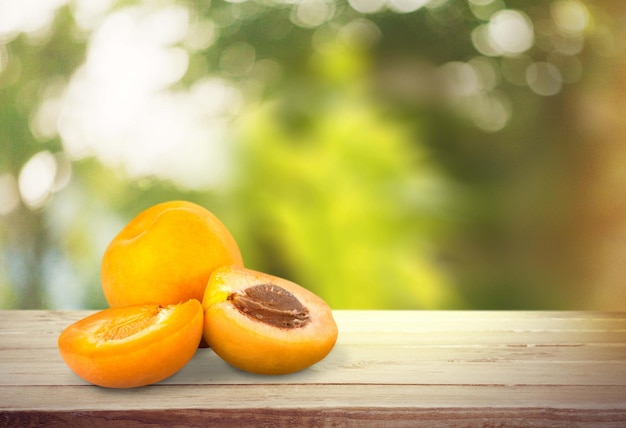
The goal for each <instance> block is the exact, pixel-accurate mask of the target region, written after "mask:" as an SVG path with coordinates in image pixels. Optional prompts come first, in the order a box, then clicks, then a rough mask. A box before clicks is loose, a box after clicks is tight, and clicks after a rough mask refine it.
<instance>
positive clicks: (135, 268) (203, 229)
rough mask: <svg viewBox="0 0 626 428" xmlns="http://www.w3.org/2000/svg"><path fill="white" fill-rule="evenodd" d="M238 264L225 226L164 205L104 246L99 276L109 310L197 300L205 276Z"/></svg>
mask: <svg viewBox="0 0 626 428" xmlns="http://www.w3.org/2000/svg"><path fill="white" fill-rule="evenodd" d="M222 265H238V266H242V265H243V260H242V257H241V252H240V250H239V247H238V246H237V243H236V241H235V239H234V237H233V236H232V235H231V233H230V232H229V230H228V229H227V228H226V226H225V225H224V224H223V223H222V222H221V221H220V220H219V219H218V218H217V217H216V216H215V215H213V214H212V213H211V212H210V211H208V210H206V209H205V208H203V207H201V206H200V205H196V204H193V203H191V202H187V201H169V202H164V203H161V204H157V205H154V206H152V207H150V208H148V209H146V210H144V211H143V212H141V213H139V214H138V215H137V216H136V217H135V218H134V219H133V220H131V221H130V222H129V223H128V224H127V225H126V226H125V227H124V228H123V229H122V230H121V231H120V232H119V233H118V234H117V235H116V236H115V237H114V238H113V240H112V241H111V242H110V244H109V245H108V247H107V248H106V250H105V252H104V255H103V257H102V265H101V269H100V276H101V280H102V289H103V291H104V295H105V298H106V300H107V302H108V303H109V306H111V307H121V306H130V305H140V304H147V303H154V304H161V305H168V304H176V303H180V302H185V301H187V300H189V299H197V300H199V301H202V297H203V293H204V289H205V287H206V283H207V281H208V279H209V277H210V275H211V272H213V270H214V269H215V268H217V267H219V266H222Z"/></svg>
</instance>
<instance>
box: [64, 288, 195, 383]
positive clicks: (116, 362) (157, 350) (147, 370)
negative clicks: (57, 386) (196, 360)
mask: <svg viewBox="0 0 626 428" xmlns="http://www.w3.org/2000/svg"><path fill="white" fill-rule="evenodd" d="M202 319H203V314H202V305H201V304H200V302H199V301H198V300H189V301H187V302H185V303H180V304H177V305H169V306H165V307H163V306H160V305H139V306H129V307H124V308H110V309H105V310H102V311H100V312H96V313H95V314H93V315H90V316H88V317H86V318H83V319H81V320H79V321H77V322H75V323H74V324H71V325H70V326H68V327H67V328H66V329H65V330H63V332H62V333H61V334H60V336H59V339H58V347H59V351H60V353H61V356H62V357H63V359H64V360H65V362H66V363H67V365H68V366H69V367H70V368H71V369H72V370H73V371H74V372H75V373H76V374H77V375H78V376H80V377H81V378H83V379H84V380H86V381H88V382H90V383H93V384H95V385H99V386H104V387H109V388H133V387H138V386H144V385H149V384H152V383H156V382H159V381H161V380H163V379H166V378H167V377H169V376H171V375H173V374H174V373H176V372H177V371H178V370H180V369H181V368H182V367H183V366H184V365H185V364H187V362H188V361H189V360H190V359H191V358H192V357H193V356H194V354H195V352H196V350H197V349H198V344H199V342H200V339H201V337H202Z"/></svg>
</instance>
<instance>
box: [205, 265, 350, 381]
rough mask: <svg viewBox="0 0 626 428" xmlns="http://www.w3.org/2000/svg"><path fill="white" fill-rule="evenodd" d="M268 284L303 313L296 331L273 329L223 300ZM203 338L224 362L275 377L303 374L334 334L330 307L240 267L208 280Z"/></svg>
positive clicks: (297, 289) (225, 269)
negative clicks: (306, 317)
mask: <svg viewBox="0 0 626 428" xmlns="http://www.w3.org/2000/svg"><path fill="white" fill-rule="evenodd" d="M267 283H271V284H274V285H277V286H279V287H281V288H284V289H285V290H287V291H289V292H290V293H292V294H293V295H294V296H296V298H297V299H298V300H299V301H300V302H301V303H302V304H303V305H304V306H305V307H306V308H307V309H308V311H309V317H310V318H309V321H308V322H307V323H306V324H305V325H303V326H302V327H297V328H278V327H276V326H272V325H270V324H266V323H263V322H261V321H258V320H254V319H253V318H252V317H249V316H247V315H245V314H243V313H242V312H241V311H239V310H238V309H237V308H236V307H235V306H234V305H233V303H232V298H230V299H229V296H230V295H232V293H234V292H243V291H244V290H245V289H246V288H250V287H253V286H255V285H259V284H267ZM203 308H204V339H205V341H206V342H207V343H208V344H209V346H210V347H211V349H213V351H214V352H215V353H216V354H217V355H219V356H220V357H221V358H222V359H224V360H225V361H226V362H228V363H230V364H231V365H233V366H234V367H237V368H239V369H241V370H244V371H248V372H251V373H257V374H267V375H278V374H286V373H293V372H297V371H300V370H302V369H305V368H307V367H309V366H311V365H313V364H315V363H317V362H319V361H320V360H322V359H323V358H325V357H326V356H327V355H328V353H329V352H330V351H331V350H332V348H333V347H334V345H335V342H336V340H337V335H338V330H337V325H336V323H335V320H334V318H333V316H332V311H331V310H330V307H329V306H328V305H327V304H326V302H324V301H323V300H322V299H321V298H320V297H319V296H317V295H315V294H314V293H312V292H311V291H309V290H307V289H305V288H303V287H301V286H300V285H298V284H295V283H293V282H290V281H287V280H285V279H282V278H278V277H275V276H271V275H268V274H264V273H261V272H256V271H253V270H249V269H245V268H241V267H232V266H231V267H229V266H226V267H222V268H219V269H217V270H216V271H214V272H213V274H212V275H211V279H210V281H209V283H208V285H207V290H206V292H205V295H204V300H203Z"/></svg>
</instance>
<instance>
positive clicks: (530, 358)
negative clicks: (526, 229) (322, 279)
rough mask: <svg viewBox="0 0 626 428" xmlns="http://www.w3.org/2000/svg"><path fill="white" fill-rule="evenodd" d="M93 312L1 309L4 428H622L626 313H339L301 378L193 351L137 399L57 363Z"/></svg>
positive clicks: (0, 423)
mask: <svg viewBox="0 0 626 428" xmlns="http://www.w3.org/2000/svg"><path fill="white" fill-rule="evenodd" d="M89 313H90V312H87V311H0V427H5V426H64V427H72V426H76V427H83V426H100V425H108V426H159V425H161V426H168V427H176V426H187V427H188V426H389V427H398V426H400V427H401V426H411V427H414V426H435V427H439V426H442V427H445V426H451V427H452V426H453V427H465V426H468V427H470V426H520V427H521V426H524V427H526V426H555V427H568V428H569V427H576V426H592V427H596V426H598V427H620V428H621V427H626V313H600V312H507V311H493V312H482V311H335V312H334V315H335V319H336V320H337V324H338V326H339V339H338V342H337V344H336V346H335V348H334V349H333V351H332V352H331V354H330V355H329V356H328V357H327V358H326V359H324V360H323V361H321V362H320V363H318V364H316V365H314V366H313V367H310V368H308V369H306V370H304V371H301V372H299V373H295V374H291V375H284V376H258V375H251V374H248V373H244V372H241V371H238V370H236V369H234V368H232V367H230V366H229V365H228V364H226V363H225V362H223V361H222V360H221V359H220V358H219V357H217V356H216V355H215V354H214V353H213V352H212V351H211V350H210V349H199V350H198V352H197V353H196V355H195V356H194V358H193V359H192V361H191V362H190V363H189V364H188V365H187V366H185V368H183V369H182V370H181V371H180V372H179V373H177V374H176V375H174V376H172V377H171V378H169V379H167V380H165V381H163V382H161V383H159V384H157V385H152V386H148V387H143V388H137V389H131V390H112V389H105V388H100V387H96V386H93V385H89V384H88V383H86V382H84V381H82V380H81V379H80V378H78V377H77V376H75V375H74V374H73V373H72V372H71V371H70V369H69V368H68V367H67V366H66V365H65V364H64V363H63V361H62V359H61V357H60V355H59V353H58V350H57V347H56V341H57V337H58V335H59V333H60V332H61V330H62V329H63V328H65V327H66V326H67V325H69V324H70V323H72V322H74V321H76V320H78V319H80V318H82V317H84V316H86V315H88V314H89Z"/></svg>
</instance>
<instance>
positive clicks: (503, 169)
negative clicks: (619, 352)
mask: <svg viewBox="0 0 626 428" xmlns="http://www.w3.org/2000/svg"><path fill="white" fill-rule="evenodd" d="M18 3H19V2H16V3H14V4H11V2H8V3H2V4H1V6H0V16H2V19H0V100H1V102H0V150H1V153H2V154H1V156H0V257H1V258H0V306H1V307H23V308H26V307H44V306H52V307H99V306H102V305H103V304H104V300H103V298H102V294H101V291H100V289H99V272H98V270H99V261H100V260H99V259H100V255H101V253H102V251H103V250H104V246H105V245H106V244H107V243H108V241H109V240H110V239H111V238H112V237H113V235H114V234H115V233H116V232H117V231H118V230H119V229H120V228H121V227H122V226H123V225H124V223H125V222H126V221H128V220H129V219H130V218H131V217H132V216H134V215H135V214H136V213H137V212H139V211H140V210H141V209H144V208H146V207H147V206H149V205H152V204H154V203H157V202H160V201H162V200H166V199H175V198H183V199H189V200H193V201H195V202H198V203H201V204H203V205H205V206H207V207H208V208H209V209H211V210H212V211H214V212H215V213H216V214H217V215H218V216H219V217H220V218H222V219H223V220H224V222H225V223H226V224H227V225H228V226H229V227H231V228H232V230H233V232H234V233H235V236H236V237H237V239H238V241H239V242H240V243H241V246H242V251H243V253H244V258H245V259H246V260H247V262H248V264H249V265H250V266H251V267H254V268H257V269H260V270H265V271H269V272H271V273H275V274H279V275H282V276H286V277H288V278H291V279H294V280H296V281H299V282H301V283H302V284H303V285H306V286H307V287H310V288H312V289H314V290H315V291H317V292H319V293H320V294H322V295H323V296H324V297H325V298H326V299H328V300H329V302H331V304H332V305H333V306H335V307H381V308H382V307H384V308H387V307H415V308H420V307H440V308H451V307H472V308H537V309H543V308H579V307H597V305H603V307H604V306H605V305H615V302H616V301H617V302H620V301H622V302H623V301H624V299H621V300H620V299H619V298H616V296H624V289H623V284H621V282H620V280H619V279H618V277H619V268H618V266H619V264H620V263H619V261H620V260H621V259H622V258H623V255H624V254H626V249H625V248H624V247H623V245H621V244H615V243H614V242H613V241H612V239H611V236H614V235H615V234H618V235H619V233H621V232H620V231H621V229H622V228H623V224H624V223H623V221H621V220H619V219H620V218H626V216H621V215H620V213H622V211H623V210H622V207H621V205H620V204H619V203H616V202H615V201H618V200H622V199H623V194H622V189H623V186H622V184H623V183H622V181H621V180H620V179H619V177H621V175H620V173H619V171H620V168H621V164H620V163H619V160H620V159H622V158H623V156H622V155H623V153H622V152H623V151H622V150H621V149H620V147H622V146H623V145H622V144H621V141H622V140H623V138H622V137H623V124H622V123H623V121H622V120H621V117H620V116H619V113H616V112H620V111H621V109H620V106H621V104H620V103H621V100H622V99H623V95H624V91H625V90H626V88H625V85H624V82H623V81H622V80H623V79H621V77H620V76H622V75H623V74H624V73H623V72H624V70H625V69H624V67H625V65H624V63H623V57H624V56H623V52H624V40H626V38H625V37H624V24H623V22H622V21H623V20H621V19H620V17H621V15H622V12H623V6H622V5H621V4H619V3H617V2H608V1H600V0H597V1H592V0H588V1H584V2H583V1H580V0H553V1H549V2H546V1H539V0H532V1H528V2H524V3H523V4H518V3H515V4H507V3H505V2H504V1H502V0H467V1H449V0H448V1H446V0H431V1H428V2H424V1H418V0H415V1H411V0H407V1H396V0H389V1H368V0H349V1H339V0H336V1H335V0H307V1H303V2H293V3H289V2H287V3H285V2H279V1H263V0H258V1H256V0H248V1H237V2H229V1H222V0H214V1H212V2H210V3H207V2H193V1H184V2H183V1H174V0H172V1H165V2H153V1H149V0H145V1H139V0H137V1H124V2H114V1H112V2H95V3H94V2H83V1H72V2H66V1H63V0H58V1H50V2H43V3H42V4H41V5H40V6H39V7H36V8H29V7H27V6H19V4H18ZM18 6H19V7H18ZM2 8H4V9H2ZM581 137H582V138H581ZM598 141H600V142H601V144H599V143H598ZM574 184H576V185H575V186H574ZM600 223H602V224H606V225H610V226H606V227H599V226H598V225H599V224H600ZM594 249H595V250H594ZM596 250H597V251H596ZM596 281H597V282H598V283H599V284H601V292H600V293H599V294H598V296H599V295H601V296H602V297H597V296H596V294H594V293H595V291H594V289H593V288H592V287H589V285H588V284H589V283H590V282H596ZM620 293H621V294H620ZM594 299H595V300H594ZM617 306H618V307H621V306H619V305H618V304H617Z"/></svg>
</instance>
